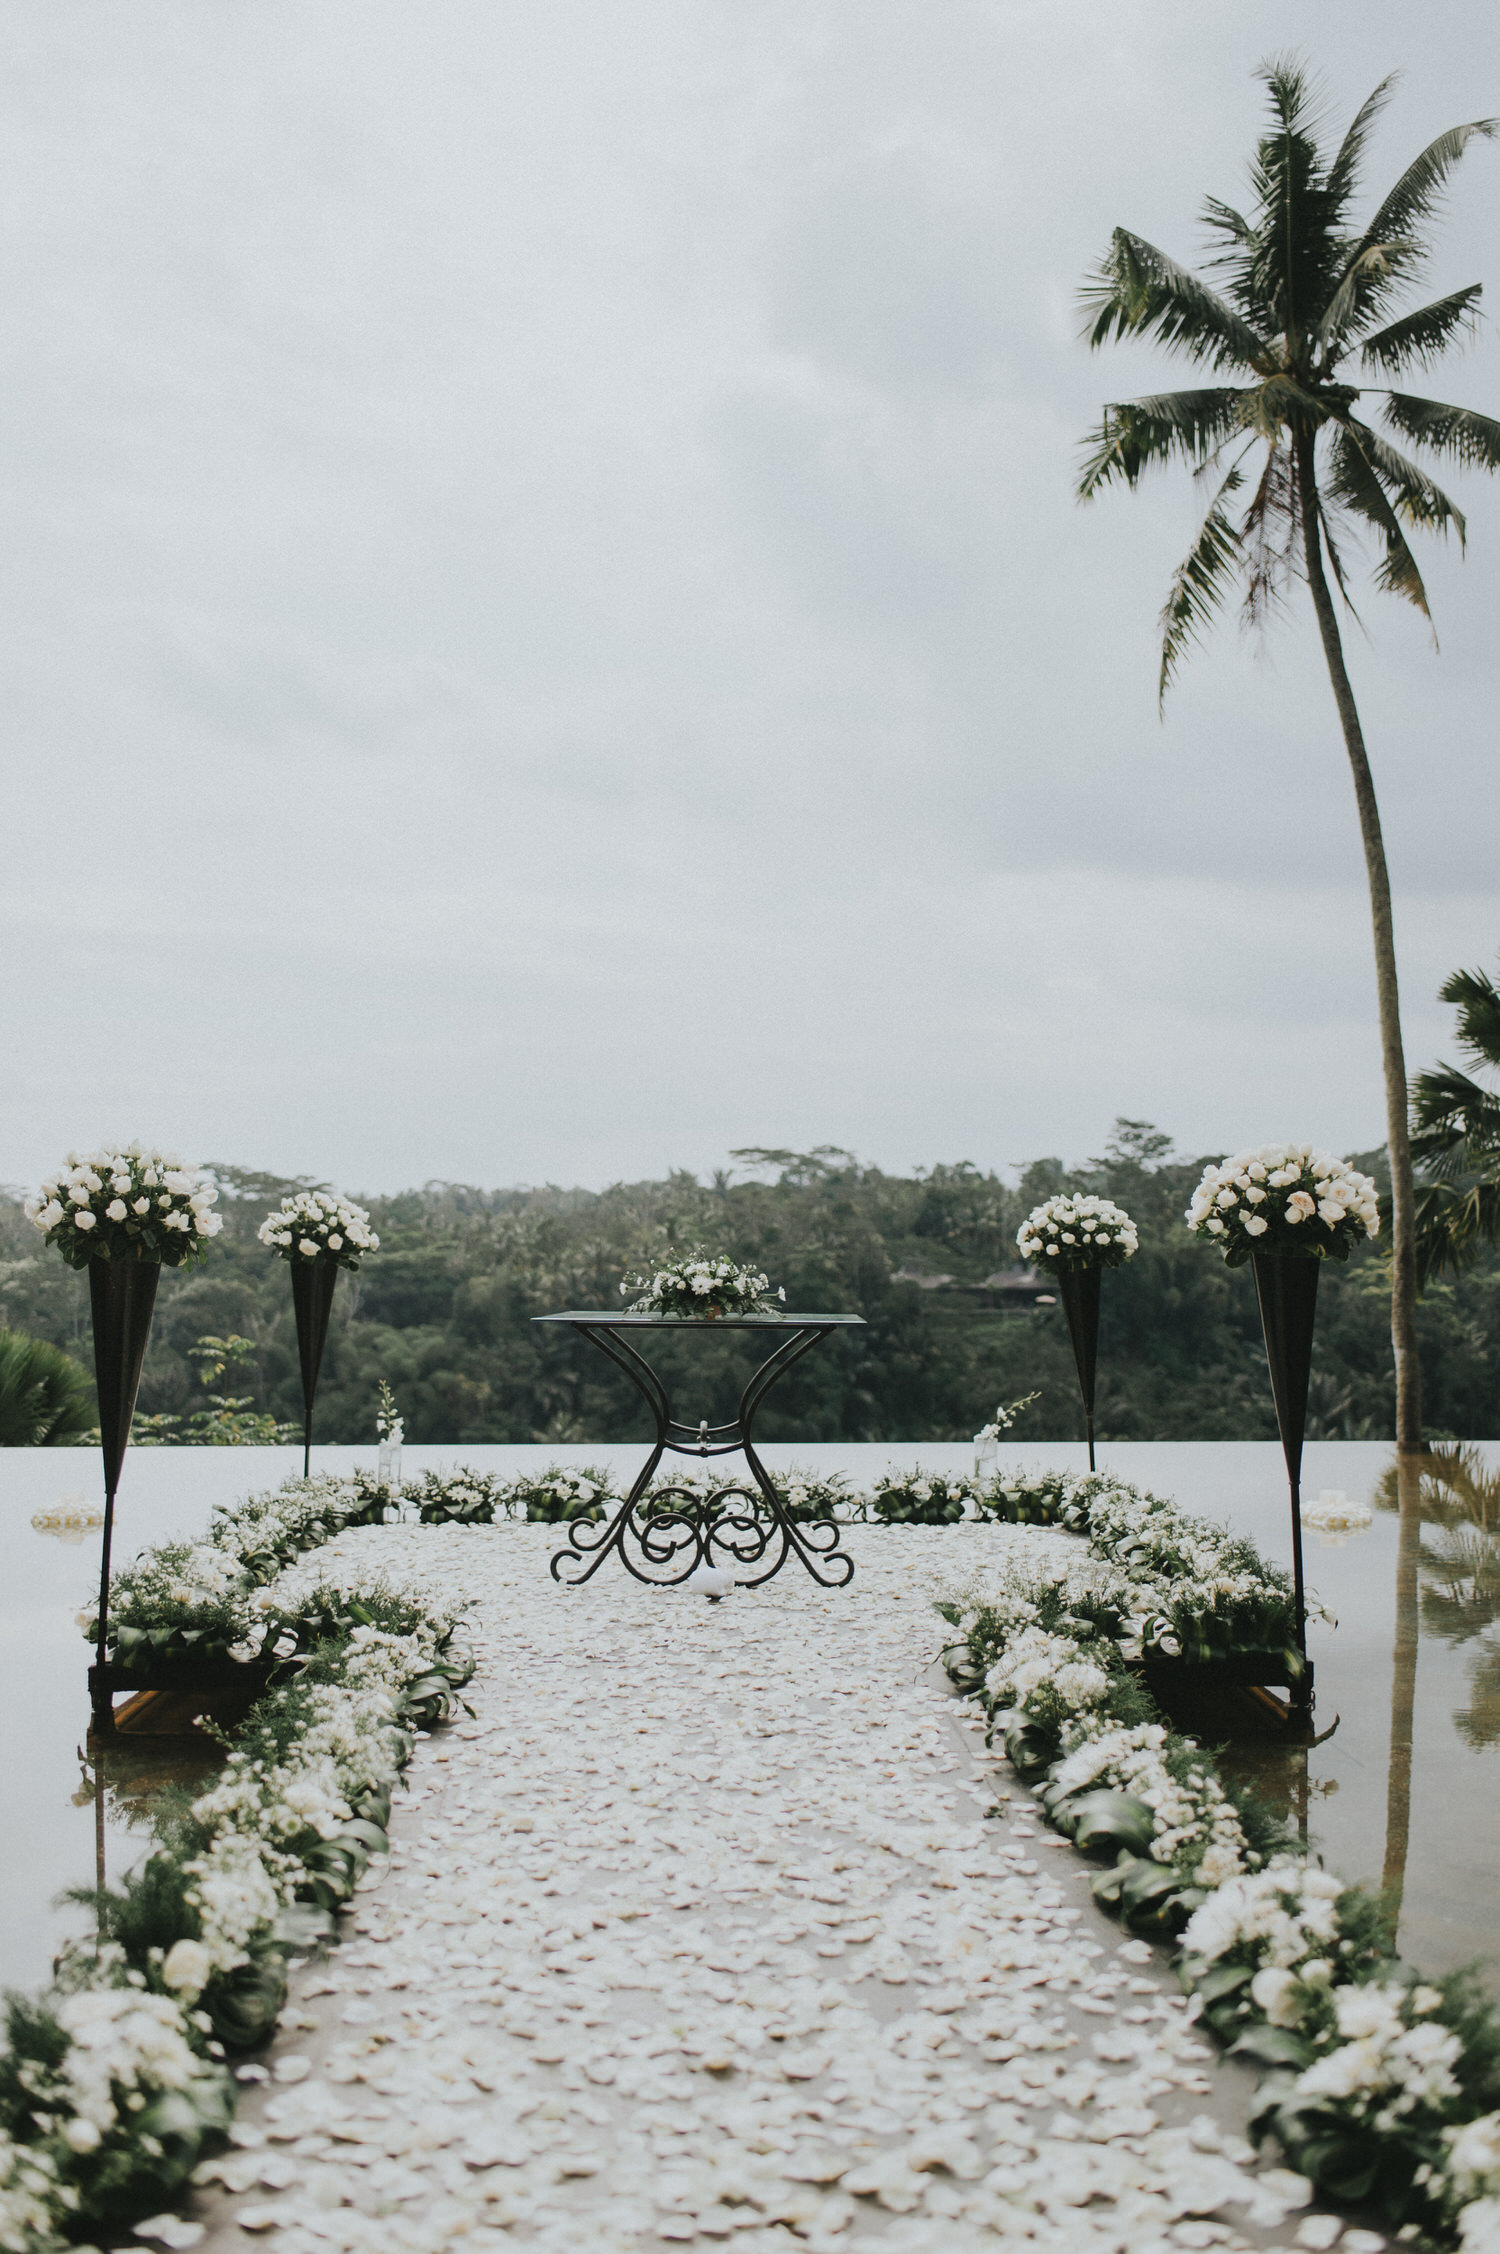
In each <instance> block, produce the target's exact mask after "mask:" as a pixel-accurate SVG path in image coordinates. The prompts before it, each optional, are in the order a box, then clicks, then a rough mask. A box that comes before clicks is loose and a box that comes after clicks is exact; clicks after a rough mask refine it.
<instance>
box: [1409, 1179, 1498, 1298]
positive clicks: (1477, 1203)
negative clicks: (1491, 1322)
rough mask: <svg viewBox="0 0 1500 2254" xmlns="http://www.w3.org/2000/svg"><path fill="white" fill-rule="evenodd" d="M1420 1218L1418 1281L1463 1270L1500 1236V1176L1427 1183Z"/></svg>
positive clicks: (1419, 1206)
mask: <svg viewBox="0 0 1500 2254" xmlns="http://www.w3.org/2000/svg"><path fill="white" fill-rule="evenodd" d="M1413 1155H1415V1153H1413ZM1415 1222H1416V1237H1417V1281H1418V1283H1419V1284H1423V1285H1425V1284H1429V1283H1432V1282H1433V1281H1435V1279H1436V1278H1437V1277H1439V1276H1441V1275H1442V1274H1443V1273H1444V1272H1445V1271H1446V1270H1448V1269H1452V1270H1454V1271H1457V1270H1460V1269H1462V1268H1463V1267H1465V1266H1466V1265H1467V1263H1468V1262H1469V1260H1470V1259H1471V1258H1472V1257H1473V1255H1474V1254H1475V1253H1476V1252H1477V1251H1478V1249H1479V1247H1480V1246H1481V1245H1482V1244H1493V1243H1494V1242H1495V1241H1496V1239H1497V1238H1500V1180H1496V1179H1495V1178H1494V1177H1493V1176H1490V1177H1487V1178H1484V1179H1480V1180H1474V1181H1469V1182H1465V1183H1458V1182H1442V1181H1432V1180H1427V1181H1423V1182H1421V1183H1419V1185H1418V1188H1417V1199H1416V1213H1415Z"/></svg>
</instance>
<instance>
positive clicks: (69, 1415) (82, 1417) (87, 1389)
mask: <svg viewBox="0 0 1500 2254" xmlns="http://www.w3.org/2000/svg"><path fill="white" fill-rule="evenodd" d="M96 1413H97V1412H96V1410H95V1407H94V1389H93V1387H92V1385H91V1384H90V1382H89V1379H88V1376H87V1373H86V1372H85V1371H84V1370H82V1369H80V1368H79V1366H78V1364H77V1363H76V1362H75V1361H74V1360H73V1357H72V1355H71V1354H65V1353H64V1352H63V1351H62V1349H61V1347H58V1346H54V1345H52V1344H51V1343H50V1342H49V1341H48V1340H47V1339H45V1338H28V1337H27V1336H26V1335H25V1333H24V1332H22V1331H11V1330H5V1331H0V1448H59V1447H66V1446H67V1445H68V1443H69V1442H70V1441H74V1440H78V1439H81V1438H82V1436H83V1435H84V1434H85V1433H86V1432H88V1431H89V1429H90V1428H91V1426H92V1425H93V1423H94V1419H95V1415H96Z"/></svg>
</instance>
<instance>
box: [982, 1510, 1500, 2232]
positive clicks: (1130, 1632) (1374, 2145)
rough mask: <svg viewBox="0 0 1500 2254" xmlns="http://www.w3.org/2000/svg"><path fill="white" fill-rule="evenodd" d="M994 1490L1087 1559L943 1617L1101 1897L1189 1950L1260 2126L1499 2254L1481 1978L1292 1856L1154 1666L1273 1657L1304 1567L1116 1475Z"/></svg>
mask: <svg viewBox="0 0 1500 2254" xmlns="http://www.w3.org/2000/svg"><path fill="white" fill-rule="evenodd" d="M997 1494H999V1495H1000V1496H1002V1497H1004V1498H1005V1499H1006V1500H1008V1502H1009V1504H1010V1512H1011V1514H1013V1515H1014V1516H1015V1518H1016V1519H1017V1521H1018V1522H1020V1523H1026V1524H1052V1525H1056V1526H1059V1527H1061V1528H1063V1529H1065V1530H1068V1531H1072V1532H1075V1533H1077V1534H1080V1535H1081V1536H1082V1537H1083V1538H1084V1541H1085V1543H1086V1544H1087V1547H1086V1548H1083V1549H1081V1550H1080V1554H1079V1555H1078V1557H1077V1558H1076V1559H1073V1560H1069V1561H1068V1562H1067V1563H1066V1564H1065V1565H1063V1566H1060V1567H1059V1568H1057V1569H1056V1570H1055V1571H1053V1572H1052V1573H1051V1574H1050V1575H1049V1574H1047V1573H1045V1572H1039V1571H1037V1569H1036V1568H1035V1567H1034V1566H1033V1567H1031V1568H1016V1569H1014V1570H1012V1571H1011V1572H1010V1573H1009V1574H1002V1576H1001V1577H1000V1578H999V1579H998V1581H997V1582H996V1583H995V1584H994V1585H992V1586H987V1587H985V1588H982V1589H978V1588H976V1589H970V1590H969V1591H967V1592H963V1593H961V1594H959V1595H958V1596H956V1597H955V1598H954V1599H953V1600H952V1601H949V1602H945V1603H943V1604H940V1605H939V1607H938V1610H939V1611H940V1612H941V1613H942V1615H943V1616H944V1617H945V1618H946V1619H948V1620H949V1621H950V1622H951V1623H952V1624H953V1626H954V1627H956V1628H957V1629H958V1631H959V1637H960V1640H959V1641H958V1642H957V1643H954V1644H950V1645H949V1646H948V1648H947V1650H946V1651H945V1652H944V1653H943V1660H944V1664H945V1665H946V1667H947V1670H948V1673H949V1675H950V1677H951V1678H952V1680H953V1681H954V1683H955V1684H956V1685H957V1686H958V1687H959V1688H960V1689H961V1690H963V1691H965V1692H967V1693H968V1694H969V1695H970V1696H971V1697H974V1698H977V1699H979V1700H980V1701H981V1702H982V1703H983V1704H984V1706H985V1708H986V1711H987V1713H988V1716H989V1721H990V1736H991V1738H993V1736H994V1735H995V1733H996V1732H997V1731H1003V1734H1004V1743H1005V1750H1006V1754H1007V1756H1008V1758H1009V1759H1010V1761H1011V1764H1012V1766H1013V1767H1014V1768H1015V1769H1016V1771H1017V1773H1018V1775H1019V1776H1020V1777H1021V1778H1022V1779H1023V1780H1024V1781H1025V1782H1027V1783H1029V1784H1031V1785H1032V1786H1033V1789H1034V1790H1035V1792H1036V1794H1037V1797H1038V1799H1039V1800H1040V1803H1041V1806H1042V1808H1043V1811H1044V1812H1045V1814H1046V1816H1047V1819H1048V1821H1049V1822H1050V1823H1051V1824H1052V1825H1053V1826H1054V1828H1055V1829H1057V1830H1058V1831H1060V1832H1062V1833H1063V1834H1064V1835H1065V1836H1066V1837H1068V1838H1070V1839H1071V1840H1072V1841H1073V1843H1074V1845H1075V1846H1076V1847H1077V1848H1078V1849H1079V1850H1080V1852H1082V1853H1084V1854H1086V1855H1090V1856H1092V1857H1094V1858H1095V1859H1097V1860H1101V1861H1103V1862H1104V1863H1105V1864H1106V1867H1105V1868H1104V1869H1103V1870H1101V1871H1100V1872H1099V1874H1098V1875H1097V1877H1095V1879H1094V1880H1093V1892H1094V1895H1095V1897H1096V1899H1097V1900H1099V1901H1100V1902H1101V1903H1102V1904H1103V1905H1104V1906H1105V1907H1106V1908H1109V1909H1111V1910H1113V1911H1115V1912H1116V1913H1117V1914H1118V1915H1119V1916H1120V1917H1121V1919H1122V1920H1123V1922H1124V1923H1126V1924H1127V1925H1129V1926H1131V1927H1132V1928H1133V1929H1134V1930H1135V1931H1137V1932H1140V1933H1144V1934H1146V1935H1149V1936H1151V1937H1152V1938H1155V1939H1169V1940H1175V1941H1176V1943H1177V1947H1178V1957H1177V1969H1178V1972H1179V1975H1180V1977H1181V1980H1182V1983H1183V1986H1184V1987H1185V1988H1186V1989H1187V1990H1188V1991H1189V1993H1190V1994H1191V1995H1192V1996H1194V1997H1195V1998H1196V1999H1197V2004H1198V2014H1199V2016H1200V2017H1201V2018H1202V2019H1203V2021H1204V2022H1205V2024H1206V2025H1207V2026H1208V2028H1209V2029H1210V2031H1211V2032H1212V2033H1213V2034H1214V2036H1215V2037H1216V2038H1217V2039H1218V2041H1219V2042H1220V2043H1222V2044H1224V2045H1225V2046H1226V2047H1227V2048H1228V2049H1229V2050H1230V2051H1231V2052H1232V2053H1234V2054H1235V2055H1237V2056H1239V2057H1241V2058H1244V2059H1246V2060H1248V2061H1250V2062H1252V2063H1254V2064H1258V2065H1261V2066H1264V2067H1266V2068H1268V2069H1269V2071H1268V2072H1267V2073H1266V2075H1265V2077H1264V2079H1263V2080H1262V2082H1261V2085H1260V2088H1259V2089H1258V2091H1257V2093H1256V2097H1255V2102H1254V2105H1253V2107H1252V2112H1251V2128H1252V2133H1253V2134H1254V2135H1256V2136H1257V2137H1259V2138H1261V2139H1265V2138H1268V2137H1272V2136H1274V2137H1275V2138H1276V2139H1278V2140H1279V2142H1280V2144H1281V2146H1282V2148H1283V2150H1284V2151H1285V2153H1286V2155H1287V2157H1288V2159H1289V2161H1290V2162H1291V2164H1292V2165H1293V2166H1294V2167H1296V2168H1298V2169H1300V2170H1301V2171H1302V2172H1303V2173H1304V2174H1306V2175H1307V2176H1309V2177H1310V2178H1311V2179H1312V2181H1313V2182H1314V2183H1315V2184H1316V2185H1317V2187H1318V2189H1319V2191H1320V2192H1321V2193H1322V2194H1323V2195H1324V2196H1325V2197H1327V2198H1328V2199H1330V2200H1334V2201H1338V2202H1341V2203H1344V2204H1355V2205H1361V2206H1371V2207H1374V2208H1375V2209H1376V2210H1377V2211H1378V2212H1379V2213H1380V2214H1381V2215H1382V2217H1383V2218H1384V2219H1385V2221H1386V2222H1387V2223H1388V2224H1389V2225H1390V2227H1392V2228H1394V2229H1396V2230H1398V2231H1400V2232H1401V2233H1402V2235H1403V2236H1406V2237H1409V2238H1413V2239H1424V2240H1426V2241H1429V2242H1431V2243H1436V2244H1441V2245H1452V2244H1454V2243H1457V2244H1459V2245H1460V2246H1461V2247H1462V2248H1463V2250H1464V2254H1500V2011H1497V2010H1496V2007H1495V2006H1494V2005H1493V2004H1491V2003H1490V2002H1489V2000H1488V1999H1487V1997H1486V1996H1485V1995H1484V1993H1483V1991H1482V1990H1481V1989H1480V1987H1479V1986H1478V1983H1477V1982H1476V1980H1475V1979H1474V1977H1473V1976H1472V1974H1470V1973H1468V1972H1457V1973H1451V1974H1449V1975H1448V1976H1447V1977H1446V1978H1444V1979H1441V1980H1438V1981H1433V1982H1426V1981H1423V1980H1421V1979H1419V1978H1418V1976H1417V1975H1416V1974H1415V1973H1414V1972H1413V1971H1412V1970H1411V1968H1410V1967H1409V1966H1406V1965H1404V1964H1402V1963H1401V1962H1400V1960H1399V1959H1398V1958H1396V1956H1395V1955H1394V1954H1393V1952H1392V1948H1391V1919H1390V1916H1389V1913H1388V1910H1387V1908H1386V1905H1385V1904H1384V1903H1383V1901H1382V1900H1381V1898H1380V1897H1379V1896H1378V1895H1376V1894H1374V1893H1372V1892H1370V1891H1369V1890H1368V1889H1366V1888H1364V1887H1360V1886H1346V1885H1344V1883H1343V1882H1342V1880H1340V1879H1338V1878H1336V1877H1334V1876H1332V1875H1331V1874H1330V1873H1329V1872H1327V1871H1325V1870H1323V1869H1322V1868H1321V1866H1320V1865H1319V1864H1317V1863H1316V1862H1312V1861H1309V1860H1308V1859H1307V1858H1306V1857H1304V1856H1303V1855H1301V1854H1299V1853H1297V1852H1295V1851H1293V1843H1292V1842H1291V1841H1290V1840H1289V1838H1288V1837H1287V1835H1286V1834H1285V1832H1284V1830H1283V1829H1282V1827H1281V1826H1280V1825H1279V1824H1277V1823H1276V1822H1275V1821H1274V1820H1273V1819H1271V1818H1270V1817H1269V1816H1268V1815H1267V1814H1266V1812H1265V1811H1264V1810H1262V1809H1260V1808H1259V1807H1258V1806H1257V1805H1256V1804H1255V1802H1254V1801H1253V1800H1252V1799H1251V1798H1249V1796H1240V1795H1235V1794H1232V1793H1231V1792H1230V1791H1229V1790H1228V1789H1226V1787H1225V1786H1224V1784H1223V1783H1222V1782H1221V1781H1220V1779H1219V1776H1218V1774H1217V1771H1216V1769H1215V1765H1214V1762H1213V1760H1212V1757H1211V1756H1210V1755H1209V1754H1208V1753H1206V1752H1205V1751H1204V1750H1203V1749H1202V1747H1201V1746H1199V1745H1197V1744H1195V1743H1194V1741H1193V1740H1192V1739H1190V1738H1187V1737H1184V1736H1182V1735H1181V1734H1180V1733H1179V1732H1178V1731H1176V1730H1174V1729H1172V1728H1171V1727H1170V1726H1169V1725H1168V1724H1167V1723H1166V1722H1165V1721H1164V1720H1163V1718H1162V1716H1161V1714H1160V1712H1159V1710H1158V1709H1157V1707H1156V1704H1155V1702H1154V1700H1153V1699H1152V1697H1151V1694H1150V1692H1149V1691H1148V1689H1147V1688H1146V1685H1145V1684H1144V1683H1143V1682H1142V1680H1141V1679H1140V1676H1139V1674H1138V1673H1137V1672H1136V1667H1137V1665H1138V1664H1139V1662H1140V1661H1141V1660H1142V1659H1143V1658H1149V1657H1152V1656H1156V1655H1162V1656H1165V1657H1168V1658H1172V1657H1175V1656H1179V1655H1181V1656H1190V1655H1191V1653H1192V1652H1194V1651H1203V1652H1204V1653H1206V1654H1212V1653H1214V1652H1221V1651H1224V1650H1228V1649H1233V1648H1236V1647H1238V1648H1270V1641H1271V1639H1272V1638H1274V1636H1275V1634H1276V1633H1277V1631H1278V1629H1279V1628H1284V1627H1285V1626H1286V1625H1287V1624H1288V1623H1289V1621H1290V1618H1291V1597H1290V1592H1289V1590H1288V1588H1287V1586H1286V1577H1285V1576H1284V1575H1283V1574H1282V1573H1281V1572H1280V1571H1279V1570H1278V1569H1277V1568H1275V1567H1273V1566H1268V1565H1266V1564H1265V1563H1264V1562H1263V1561H1262V1560H1261V1559H1260V1558H1259V1557H1258V1556H1257V1555H1256V1553H1255V1551H1254V1549H1253V1547H1252V1546H1251V1545H1250V1544H1249V1543H1247V1542H1242V1541H1238V1540H1236V1539H1234V1538H1232V1537H1230V1536H1228V1535H1226V1534H1225V1533H1224V1532H1223V1531H1222V1529H1220V1528H1218V1527H1215V1526H1212V1525H1210V1524H1208V1523H1207V1522H1205V1521H1203V1520H1199V1519H1194V1518H1191V1517H1189V1516H1188V1515H1187V1514H1186V1513H1184V1512H1180V1511H1178V1510H1176V1509H1175V1508H1174V1507H1173V1506H1172V1505H1171V1504H1169V1503H1165V1502H1163V1501H1161V1500H1160V1499H1159V1498H1157V1497H1154V1496H1150V1495H1145V1494H1142V1493H1140V1492H1139V1491H1138V1490H1136V1489H1134V1488H1131V1487H1128V1486H1125V1485H1123V1484H1121V1483H1119V1482H1116V1481H1112V1480H1108V1479H1105V1478H1093V1479H1081V1480H1080V1479H1074V1478H1072V1477H1070V1476H1068V1475H1050V1476H1047V1475H1044V1476H1042V1477H1040V1478H1021V1477H1016V1478H1014V1479H1012V1480H1011V1481H1010V1482H1009V1483H1008V1485H1000V1484H998V1483H997Z"/></svg>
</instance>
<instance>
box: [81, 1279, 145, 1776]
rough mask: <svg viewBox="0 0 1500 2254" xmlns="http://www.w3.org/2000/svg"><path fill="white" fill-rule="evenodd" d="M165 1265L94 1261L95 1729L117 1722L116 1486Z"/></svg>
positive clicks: (91, 1295)
mask: <svg viewBox="0 0 1500 2254" xmlns="http://www.w3.org/2000/svg"><path fill="white" fill-rule="evenodd" d="M160 1277H161V1265H160V1263H159V1262H158V1261H155V1260H97V1259H96V1260H90V1262H89V1301H90V1306H91V1310H92V1314H93V1319H94V1380H95V1384H96V1385H97V1387H98V1393H99V1438H100V1442H101V1444H102V1446H103V1450H104V1540H103V1544H102V1554H101V1558H100V1566H99V1632H98V1646H97V1650H96V1652H95V1665H94V1668H93V1670H92V1674H91V1682H90V1687H91V1690H92V1693H93V1715H94V1729H95V1731H96V1732H98V1733H100V1734H101V1735H105V1736H107V1735H109V1734H110V1733H112V1731H113V1729H114V1726H115V1718H114V1701H113V1698H112V1695H111V1692H110V1687H109V1658H108V1653H107V1650H106V1645H107V1643H108V1639H109V1563H110V1551H111V1549H112V1548H113V1545H114V1532H115V1490H116V1489H117V1488H118V1486H119V1484H120V1467H121V1465H122V1464H123V1463H124V1461H125V1449H126V1445H127V1443H128V1442H129V1439H130V1420H131V1418H132V1416H133V1415H134V1414H135V1397H136V1394H137V1392H138V1391H139V1389H140V1383H141V1364H142V1362H143V1361H144V1360H145V1356H146V1341H147V1339H148V1338H149V1337H150V1336H151V1311H152V1309H153V1308H154V1307H155V1305H156V1286H157V1283H158V1281H159V1280H160Z"/></svg>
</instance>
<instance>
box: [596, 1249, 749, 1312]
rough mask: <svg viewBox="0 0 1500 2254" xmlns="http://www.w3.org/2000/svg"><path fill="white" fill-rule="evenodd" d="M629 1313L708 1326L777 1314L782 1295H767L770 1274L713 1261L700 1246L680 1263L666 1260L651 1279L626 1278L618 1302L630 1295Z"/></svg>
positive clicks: (731, 1261) (717, 1260) (717, 1259)
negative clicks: (692, 1319)
mask: <svg viewBox="0 0 1500 2254" xmlns="http://www.w3.org/2000/svg"><path fill="white" fill-rule="evenodd" d="M633 1291H634V1292H638V1293H639V1294H640V1297H639V1298H637V1299H633V1300H631V1303H630V1305H629V1307H627V1309H626V1310H625V1312H626V1313H627V1314H628V1315H678V1316H681V1315H688V1316H696V1317H698V1318H699V1319H700V1320H703V1321H706V1322H711V1321H713V1320H714V1319H715V1318H716V1317H717V1316H720V1315H779V1314H780V1313H781V1305H779V1304H778V1302H781V1303H783V1304H784V1302H785V1300H786V1292H785V1290H783V1289H778V1290H777V1292H776V1296H775V1298H774V1299H773V1298H772V1297H771V1284H770V1278H769V1277H768V1276H764V1275H762V1273H761V1271H760V1270H759V1269H758V1268H744V1267H741V1266H740V1265H739V1264H738V1263H737V1262H736V1261H733V1260H727V1259H725V1258H723V1256H722V1255H721V1256H719V1257H717V1258H716V1257H715V1256H714V1255H713V1254H712V1253H708V1252H705V1251H704V1250H703V1248H702V1247H701V1245H700V1246H695V1247H694V1249H693V1250H692V1251H691V1252H689V1253H685V1254H684V1255H683V1257H682V1258H681V1259H680V1260H668V1261H666V1262H665V1263H664V1264H663V1265H662V1266H661V1267H660V1268H658V1269H657V1270H656V1272H655V1274H654V1275H650V1276H627V1277H626V1278H625V1281H624V1282H623V1283H622V1284H621V1286H620V1296H621V1298H622V1299H623V1298H627V1297H629V1294H630V1293H631V1292H633Z"/></svg>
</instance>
